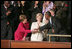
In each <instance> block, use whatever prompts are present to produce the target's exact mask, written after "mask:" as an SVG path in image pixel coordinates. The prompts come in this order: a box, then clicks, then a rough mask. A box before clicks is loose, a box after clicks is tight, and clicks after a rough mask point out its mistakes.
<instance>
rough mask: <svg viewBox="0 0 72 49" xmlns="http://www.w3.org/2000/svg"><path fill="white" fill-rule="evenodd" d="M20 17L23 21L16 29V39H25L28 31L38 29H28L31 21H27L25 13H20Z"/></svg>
mask: <svg viewBox="0 0 72 49" xmlns="http://www.w3.org/2000/svg"><path fill="white" fill-rule="evenodd" d="M19 19H20V20H21V22H20V23H19V25H18V28H17V30H16V31H15V34H14V37H15V40H25V38H26V36H27V34H28V33H31V32H37V30H35V29H34V30H28V28H29V23H28V22H27V19H26V16H25V15H20V17H19Z"/></svg>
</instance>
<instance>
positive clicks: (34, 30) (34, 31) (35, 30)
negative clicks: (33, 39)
mask: <svg viewBox="0 0 72 49" xmlns="http://www.w3.org/2000/svg"><path fill="white" fill-rule="evenodd" d="M38 31H39V28H36V29H33V30H31V32H32V33H36V32H38Z"/></svg>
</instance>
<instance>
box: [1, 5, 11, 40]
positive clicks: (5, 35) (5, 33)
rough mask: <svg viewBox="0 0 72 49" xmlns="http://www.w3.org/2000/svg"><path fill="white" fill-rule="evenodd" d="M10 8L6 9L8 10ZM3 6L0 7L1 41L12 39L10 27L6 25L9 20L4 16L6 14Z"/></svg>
mask: <svg viewBox="0 0 72 49" xmlns="http://www.w3.org/2000/svg"><path fill="white" fill-rule="evenodd" d="M9 9H10V8H8V10H9ZM8 10H6V9H5V7H4V5H1V39H9V40H10V39H12V28H11V26H10V25H7V21H9V20H11V21H12V18H9V16H6V12H7V11H8Z"/></svg>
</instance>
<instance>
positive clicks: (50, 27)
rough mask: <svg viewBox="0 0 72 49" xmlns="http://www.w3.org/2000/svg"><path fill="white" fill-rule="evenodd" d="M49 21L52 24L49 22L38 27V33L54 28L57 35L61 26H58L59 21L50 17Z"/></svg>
mask: <svg viewBox="0 0 72 49" xmlns="http://www.w3.org/2000/svg"><path fill="white" fill-rule="evenodd" d="M51 21H52V24H51V23H50V21H49V23H48V24H46V25H44V26H42V27H40V31H42V30H44V29H52V28H54V30H55V33H58V31H60V28H61V25H60V23H59V21H58V20H57V18H55V17H51Z"/></svg>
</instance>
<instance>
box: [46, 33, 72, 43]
mask: <svg viewBox="0 0 72 49" xmlns="http://www.w3.org/2000/svg"><path fill="white" fill-rule="evenodd" d="M47 36H49V42H50V41H51V37H52V36H56V37H71V35H57V34H47Z"/></svg>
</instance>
